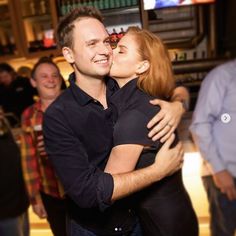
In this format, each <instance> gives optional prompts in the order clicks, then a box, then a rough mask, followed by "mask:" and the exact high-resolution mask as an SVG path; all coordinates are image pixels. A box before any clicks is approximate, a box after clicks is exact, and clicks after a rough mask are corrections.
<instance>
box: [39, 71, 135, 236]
mask: <svg viewBox="0 0 236 236" xmlns="http://www.w3.org/2000/svg"><path fill="white" fill-rule="evenodd" d="M116 90H117V85H116V83H115V82H114V81H113V80H111V79H107V91H106V96H107V101H108V108H107V109H104V108H103V106H102V105H101V104H100V102H98V101H96V100H95V99H94V98H92V97H91V96H89V95H88V94H86V93H85V92H84V91H82V90H81V89H80V88H79V87H78V86H77V85H76V84H75V78H74V74H72V76H71V78H70V87H69V88H68V89H66V90H65V91H64V92H63V94H62V95H61V96H60V97H59V98H58V99H57V100H56V101H55V102H54V103H53V104H52V105H51V106H50V107H49V108H48V109H47V111H46V113H45V116H44V124H43V130H44V136H45V145H46V150H47V152H48V154H49V159H50V160H51V161H52V163H53V166H54V167H55V170H56V173H57V175H58V177H59V179H60V180H61V182H62V184H63V187H64V189H65V193H66V195H67V197H68V201H69V214H70V215H71V217H72V218H73V219H75V220H76V221H77V222H78V223H79V224H82V225H83V226H85V227H87V228H89V229H90V230H93V231H94V232H96V233H106V234H107V235H112V234H113V232H112V231H113V230H114V234H116V232H115V228H116V227H119V226H120V225H124V224H126V223H124V222H129V223H128V225H132V224H130V222H131V221H132V220H131V219H133V217H131V216H130V215H131V212H130V211H129V210H128V209H127V207H126V204H120V205H119V201H118V203H115V204H114V205H113V206H112V207H109V208H108V209H107V207H108V206H110V199H111V196H112V193H113V187H114V183H113V178H112V176H111V175H110V174H108V173H104V172H103V169H104V167H105V165H106V162H107V159H108V157H109V154H110V151H111V148H112V145H113V141H112V136H113V125H114V115H113V112H112V109H111V107H110V106H109V98H110V97H111V95H112V94H113V93H114V92H115V91H116ZM117 204H118V205H119V207H117V208H116V205H117ZM115 208H116V209H119V210H118V215H117V214H116V213H117V211H116V210H113V209H115ZM122 208H123V209H124V210H121V209H122ZM102 211H104V212H103V213H102ZM114 211H115V212H116V213H114ZM122 212H123V213H124V214H122ZM127 217H128V218H127ZM112 218H113V219H112ZM108 219H109V220H108ZM127 219H128V221H127ZM121 221H122V222H121ZM118 222H119V223H118ZM101 225H102V228H105V229H102V230H101ZM113 226H114V227H113ZM123 228H124V230H125V229H126V227H123ZM128 228H129V227H128Z"/></svg>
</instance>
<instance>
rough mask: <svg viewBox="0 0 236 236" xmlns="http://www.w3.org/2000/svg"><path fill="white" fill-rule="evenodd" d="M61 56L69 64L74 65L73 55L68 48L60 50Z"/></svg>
mask: <svg viewBox="0 0 236 236" xmlns="http://www.w3.org/2000/svg"><path fill="white" fill-rule="evenodd" d="M62 54H63V56H64V58H65V59H66V61H67V62H68V63H70V64H72V63H74V61H75V60H74V54H73V52H72V50H71V49H70V48H68V47H63V48H62Z"/></svg>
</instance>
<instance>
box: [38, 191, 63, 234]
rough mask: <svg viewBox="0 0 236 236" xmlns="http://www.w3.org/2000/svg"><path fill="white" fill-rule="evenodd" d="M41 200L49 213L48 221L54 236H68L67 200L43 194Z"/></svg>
mask: <svg viewBox="0 0 236 236" xmlns="http://www.w3.org/2000/svg"><path fill="white" fill-rule="evenodd" d="M41 198H42V201H43V204H44V207H45V210H46V212H47V215H48V217H47V221H48V223H49V225H50V228H51V230H52V232H53V235H54V236H66V204H65V200H62V199H59V198H55V197H52V196H50V195H48V194H45V193H42V192H41Z"/></svg>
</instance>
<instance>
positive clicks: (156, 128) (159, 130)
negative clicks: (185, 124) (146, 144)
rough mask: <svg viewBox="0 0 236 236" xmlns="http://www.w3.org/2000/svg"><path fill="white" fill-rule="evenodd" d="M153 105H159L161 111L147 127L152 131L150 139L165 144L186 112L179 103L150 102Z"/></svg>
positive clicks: (149, 135) (156, 100)
mask: <svg viewBox="0 0 236 236" xmlns="http://www.w3.org/2000/svg"><path fill="white" fill-rule="evenodd" d="M150 102H151V103H152V104H153V105H159V106H160V107H161V110H160V111H159V112H158V113H157V115H155V116H154V117H153V118H152V119H151V121H149V123H148V125H147V127H148V128H149V129H151V131H150V132H149V134H148V137H150V138H152V140H153V141H156V140H159V139H160V141H161V142H162V143H164V142H165V141H166V140H167V139H168V138H169V137H170V136H171V134H172V133H174V131H175V129H176V128H177V126H178V124H179V122H180V120H181V118H182V115H183V114H184V112H185V110H184V108H183V105H182V103H181V102H179V101H173V102H166V101H163V100H160V99H155V100H152V101H150Z"/></svg>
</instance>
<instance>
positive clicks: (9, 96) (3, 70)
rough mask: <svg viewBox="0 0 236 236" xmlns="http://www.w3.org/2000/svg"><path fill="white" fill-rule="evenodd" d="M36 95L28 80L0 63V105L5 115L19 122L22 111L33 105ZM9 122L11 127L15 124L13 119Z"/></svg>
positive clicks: (5, 64)
mask: <svg viewBox="0 0 236 236" xmlns="http://www.w3.org/2000/svg"><path fill="white" fill-rule="evenodd" d="M36 94H37V93H36V90H35V89H34V88H33V87H32V86H31V84H30V82H29V78H26V77H21V76H18V75H17V73H16V72H15V70H14V69H13V68H12V67H11V66H10V65H9V64H7V63H0V105H2V106H3V109H4V111H5V112H6V113H12V115H14V116H15V119H18V120H20V116H21V113H22V112H23V110H24V109H25V108H26V107H28V106H30V105H32V104H33V103H34V96H35V95H36ZM10 121H11V122H12V125H16V124H17V121H16V120H14V119H10Z"/></svg>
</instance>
